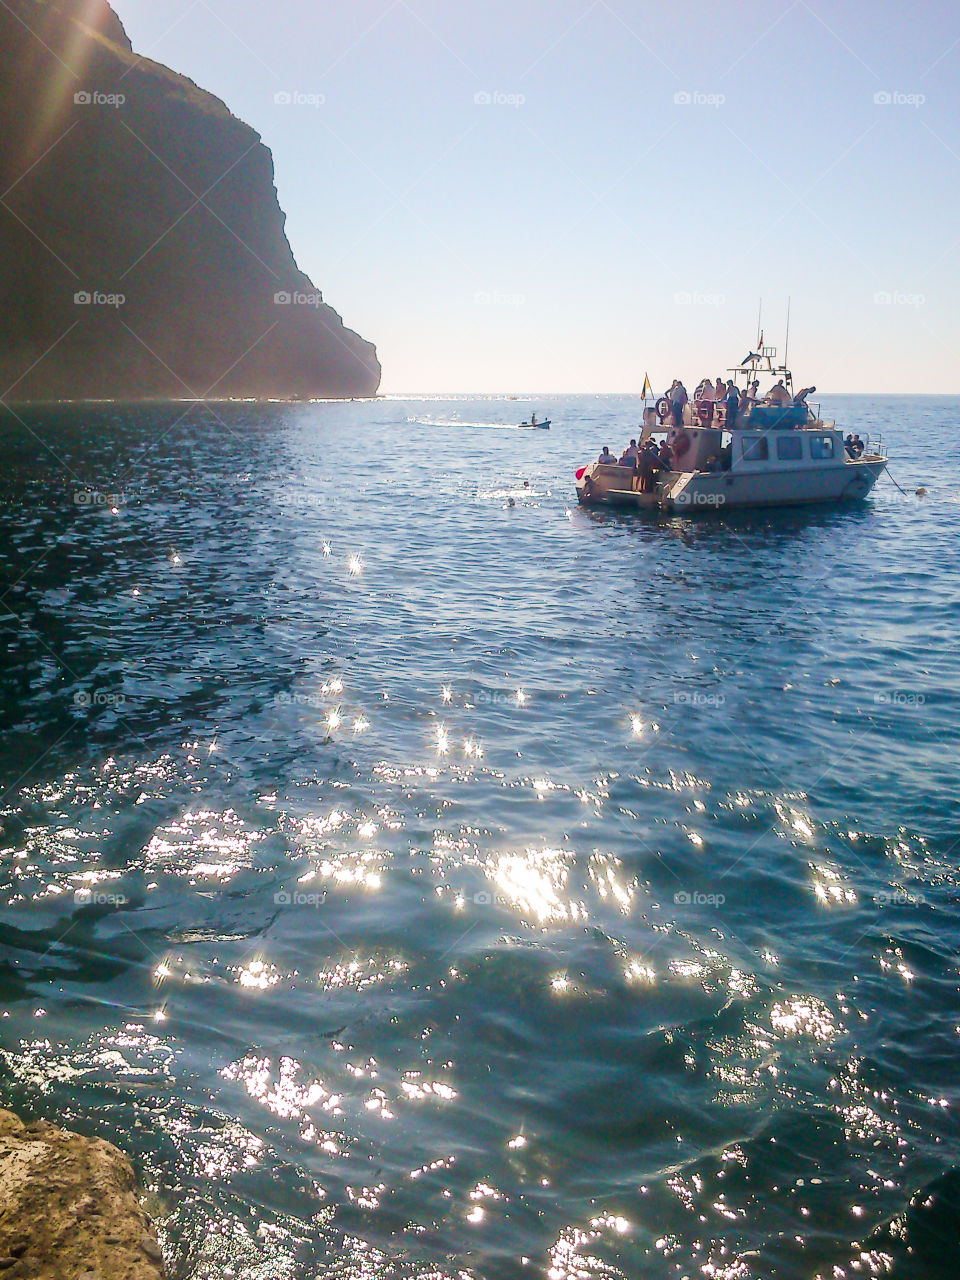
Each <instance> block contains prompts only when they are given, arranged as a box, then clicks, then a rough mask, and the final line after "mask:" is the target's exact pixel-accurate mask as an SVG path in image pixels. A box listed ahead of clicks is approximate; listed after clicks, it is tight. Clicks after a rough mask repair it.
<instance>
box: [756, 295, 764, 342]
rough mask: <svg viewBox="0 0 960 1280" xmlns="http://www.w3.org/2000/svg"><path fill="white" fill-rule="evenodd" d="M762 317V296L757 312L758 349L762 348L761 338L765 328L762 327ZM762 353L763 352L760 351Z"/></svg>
mask: <svg viewBox="0 0 960 1280" xmlns="http://www.w3.org/2000/svg"><path fill="white" fill-rule="evenodd" d="M762 319H763V299H762V298H761V299H760V309H759V311H758V312H757V350H759V349H760V338H761V335H762V334H763V330H762V329H761V328H760V322H761V320H762ZM760 354H761V355H762V354H763V352H760Z"/></svg>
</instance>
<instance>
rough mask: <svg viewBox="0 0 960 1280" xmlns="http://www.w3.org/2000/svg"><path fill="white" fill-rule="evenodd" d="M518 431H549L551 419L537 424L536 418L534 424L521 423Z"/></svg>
mask: <svg viewBox="0 0 960 1280" xmlns="http://www.w3.org/2000/svg"><path fill="white" fill-rule="evenodd" d="M517 429H518V430H519V431H549V430H550V419H549V418H547V419H546V420H545V421H544V422H537V420H536V418H534V419H533V421H532V422H521V423H520V424H519V426H518V428H517Z"/></svg>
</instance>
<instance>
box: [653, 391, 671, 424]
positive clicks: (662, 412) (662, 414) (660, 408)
mask: <svg viewBox="0 0 960 1280" xmlns="http://www.w3.org/2000/svg"><path fill="white" fill-rule="evenodd" d="M671 408H672V406H671V404H670V401H669V400H668V399H667V397H666V396H661V397H660V399H659V400H658V401H657V417H658V418H659V419H660V421H661V422H665V421H666V418H667V414H668V413H670V411H671Z"/></svg>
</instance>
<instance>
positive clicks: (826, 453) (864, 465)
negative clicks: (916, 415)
mask: <svg viewBox="0 0 960 1280" xmlns="http://www.w3.org/2000/svg"><path fill="white" fill-rule="evenodd" d="M776 354H777V352H776V348H775V347H765V346H763V345H762V340H761V343H760V344H758V348H757V350H756V351H751V353H750V354H749V355H748V356H747V358H746V360H744V362H743V364H741V365H738V366H736V368H733V369H729V370H728V371H727V372H728V373H729V374H731V375H732V379H733V381H734V383H736V384H737V386H738V390H740V391H741V392H742V391H743V390H745V389H746V388H747V387H749V386H750V384H751V383H752V382H754V381H756V380H759V379H766V378H768V377H769V378H771V379H773V380H775V381H776V380H781V381H782V383H783V386H784V390H785V392H786V393H787V395H788V396H789V397H790V399H791V401H793V403H791V404H783V405H776V404H760V403H758V404H755V405H752V406H751V407H750V408H749V410H748V411H747V412H746V413H745V414H738V415H737V416H736V419H735V421H733V422H730V423H728V422H727V420H726V419H727V414H726V405H725V403H724V401H722V400H720V401H713V400H708V399H703V400H690V401H689V402H688V403H687V405H686V406H685V407H684V410H683V421H682V423H674V422H672V416H673V415H672V413H671V406H670V405H669V404H668V402H667V400H666V398H664V399H662V400H660V401H659V402H658V403H657V406H656V408H655V409H653V408H650V409H646V410H645V411H644V424H643V432H642V436H641V440H640V444H641V447H642V446H643V445H644V444H645V443H646V442H647V441H648V440H650V439H651V438H652V439H654V441H656V440H657V438H658V437H662V438H665V439H666V442H667V444H668V445H669V448H670V455H669V463H668V465H667V466H663V465H661V467H660V469H659V470H657V471H656V473H655V474H654V475H650V474H649V472H650V467H649V466H646V465H645V464H644V463H643V462H642V461H641V463H640V465H639V467H634V466H629V465H628V466H624V465H619V464H618V465H609V464H605V463H601V462H599V461H598V462H594V463H592V464H590V465H588V466H585V467H581V468H580V469H579V470H578V471H577V498H578V500H579V501H580V503H581V504H583V505H584V506H601V507H613V506H616V507H627V508H635V509H639V510H643V509H649V508H654V509H658V510H663V511H684V512H689V511H698V510H699V511H705V510H711V509H713V510H716V509H718V508H721V509H726V508H728V507H759V506H778V507H779V506H792V505H793V504H795V503H812V502H853V501H857V500H859V499H862V498H865V497H866V496H867V494H868V493H869V492H870V490H871V489H872V488H873V486H874V485H875V484H876V482H877V480H878V479H879V478H880V476H881V475H882V473H883V471H884V468H885V467H886V465H887V458H886V456H885V454H884V451H883V442H882V441H881V440H875V441H870V440H867V441H864V442H862V453H859V454H857V453H854V455H853V456H851V453H850V452H848V450H847V449H846V447H845V443H844V437H843V433H842V432H841V431H840V430H839V429H838V428H837V425H836V423H835V422H833V421H829V422H824V421H823V419H822V418H821V417H820V413H819V409H818V408H816V409H815V408H813V407H809V406H808V405H807V404H806V403H805V399H806V397H805V396H803V393H802V392H801V397H800V400H801V402H800V403H797V402H796V398H795V397H794V392H793V378H792V376H791V374H790V370H789V369H788V368H787V367H786V365H785V364H783V365H777V364H776V363H775V361H776ZM741 380H744V382H745V386H744V387H741V386H740V385H739V384H740V381H741ZM812 390H815V388H813V389H812ZM611 456H612V455H611Z"/></svg>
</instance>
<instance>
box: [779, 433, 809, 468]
mask: <svg viewBox="0 0 960 1280" xmlns="http://www.w3.org/2000/svg"><path fill="white" fill-rule="evenodd" d="M777 457H778V458H779V459H780V460H781V462H796V460H797V459H798V458H802V457H803V437H802V436H795V435H789V436H782V435H781V436H777Z"/></svg>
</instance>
